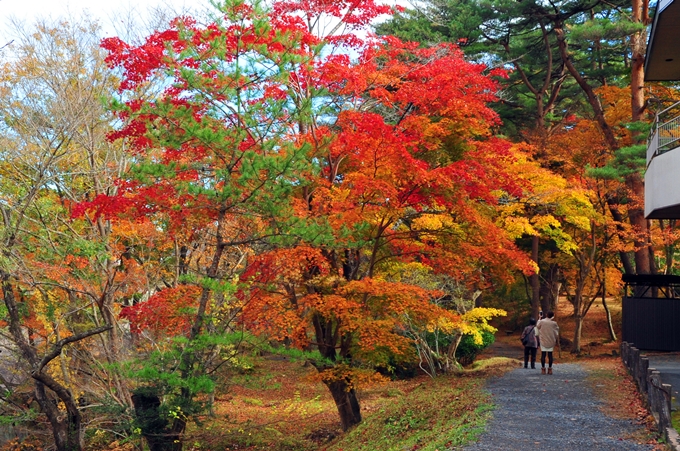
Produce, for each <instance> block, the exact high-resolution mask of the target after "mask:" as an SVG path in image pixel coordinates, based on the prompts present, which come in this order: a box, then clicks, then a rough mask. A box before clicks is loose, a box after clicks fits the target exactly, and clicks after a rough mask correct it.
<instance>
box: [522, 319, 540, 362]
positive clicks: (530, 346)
mask: <svg viewBox="0 0 680 451" xmlns="http://www.w3.org/2000/svg"><path fill="white" fill-rule="evenodd" d="M520 338H521V340H522V344H524V368H528V364H529V356H531V368H533V369H536V348H538V340H537V338H536V320H535V319H533V318H531V320H529V325H528V326H527V327H525V328H524V331H522V336H521V337H520Z"/></svg>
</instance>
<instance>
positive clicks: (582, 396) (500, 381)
mask: <svg viewBox="0 0 680 451" xmlns="http://www.w3.org/2000/svg"><path fill="white" fill-rule="evenodd" d="M495 354H496V355H498V353H495ZM554 370H555V374H554V375H552V376H548V375H541V371H540V369H535V370H531V369H524V368H517V369H515V370H513V371H511V372H509V373H507V374H505V375H504V376H502V377H499V378H496V379H493V380H491V381H490V383H489V385H488V390H489V391H490V392H491V394H492V395H493V400H494V401H493V402H494V404H495V405H496V409H495V410H494V412H493V418H492V419H491V420H490V421H489V423H488V426H487V431H486V432H485V433H484V434H483V435H482V436H481V437H480V440H479V442H477V443H475V444H473V445H470V446H467V447H465V448H463V449H462V450H463V451H501V450H502V451H525V450H532V449H535V450H542V451H544V450H551V451H590V450H611V451H643V450H653V449H654V447H653V446H652V445H647V444H638V443H636V442H634V441H632V440H631V439H630V437H631V436H632V433H633V432H634V431H636V430H637V429H639V428H640V427H641V426H637V425H634V424H633V423H632V422H631V421H625V420H618V419H613V418H610V417H607V416H605V415H604V414H603V413H602V412H601V411H600V410H599V407H600V405H601V404H600V402H599V401H598V400H597V399H595V397H594V395H593V393H592V390H591V389H590V387H589V386H588V383H587V381H586V376H587V372H586V371H585V370H584V369H583V368H582V367H581V366H580V365H577V364H557V365H555V368H554Z"/></svg>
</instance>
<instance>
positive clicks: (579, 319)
mask: <svg viewBox="0 0 680 451" xmlns="http://www.w3.org/2000/svg"><path fill="white" fill-rule="evenodd" d="M574 325H575V326H576V328H575V330H574V342H573V343H572V345H571V352H572V353H573V354H578V353H580V352H581V331H582V330H583V316H581V315H580V314H576V315H574Z"/></svg>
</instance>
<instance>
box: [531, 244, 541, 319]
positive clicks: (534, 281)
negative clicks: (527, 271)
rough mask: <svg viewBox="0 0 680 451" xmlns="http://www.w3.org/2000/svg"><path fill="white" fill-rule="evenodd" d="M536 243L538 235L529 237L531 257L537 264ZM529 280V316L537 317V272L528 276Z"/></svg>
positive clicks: (538, 283) (538, 294) (539, 289)
mask: <svg viewBox="0 0 680 451" xmlns="http://www.w3.org/2000/svg"><path fill="white" fill-rule="evenodd" d="M538 245H539V237H538V235H534V236H532V237H531V259H532V260H533V261H534V263H536V266H538ZM529 282H530V283H531V316H532V317H533V318H536V319H538V310H539V309H540V305H541V297H540V296H541V284H540V279H539V277H538V272H536V273H535V274H532V275H531V276H529Z"/></svg>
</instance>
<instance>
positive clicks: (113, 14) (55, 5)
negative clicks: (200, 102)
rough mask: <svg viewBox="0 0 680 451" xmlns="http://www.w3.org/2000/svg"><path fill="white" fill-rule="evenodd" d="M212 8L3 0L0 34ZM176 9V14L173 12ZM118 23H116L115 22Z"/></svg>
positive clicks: (198, 2)
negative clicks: (11, 26)
mask: <svg viewBox="0 0 680 451" xmlns="http://www.w3.org/2000/svg"><path fill="white" fill-rule="evenodd" d="M385 1H386V2H388V3H397V4H407V2H406V0H385ZM209 7H210V1H209V0H0V27H2V28H1V29H0V35H6V33H4V32H3V29H5V28H7V23H8V20H9V18H10V17H15V18H17V19H19V20H23V21H25V22H26V24H27V25H31V24H32V23H34V22H35V20H36V19H38V18H39V17H43V18H53V19H56V18H58V17H68V16H71V17H79V16H80V15H81V14H82V13H83V12H87V13H88V15H89V16H90V17H92V18H95V19H97V20H98V21H99V23H100V24H101V25H102V27H103V30H104V34H105V35H116V34H119V33H117V32H116V31H115V30H116V27H120V26H121V24H123V23H125V22H129V20H124V18H130V17H135V18H138V19H141V21H142V22H147V19H146V18H147V17H148V16H149V11H151V10H153V9H154V8H161V9H163V10H164V11H165V12H166V13H167V12H170V14H169V15H171V16H172V17H175V16H176V15H178V14H179V13H181V12H183V11H187V10H188V9H190V8H194V9H198V10H203V9H205V8H209ZM172 12H175V13H176V14H172ZM114 23H115V24H116V26H114V25H113V24H114Z"/></svg>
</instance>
